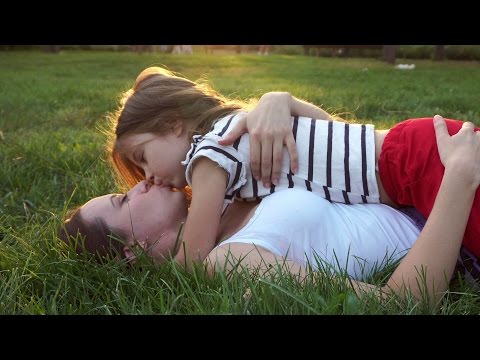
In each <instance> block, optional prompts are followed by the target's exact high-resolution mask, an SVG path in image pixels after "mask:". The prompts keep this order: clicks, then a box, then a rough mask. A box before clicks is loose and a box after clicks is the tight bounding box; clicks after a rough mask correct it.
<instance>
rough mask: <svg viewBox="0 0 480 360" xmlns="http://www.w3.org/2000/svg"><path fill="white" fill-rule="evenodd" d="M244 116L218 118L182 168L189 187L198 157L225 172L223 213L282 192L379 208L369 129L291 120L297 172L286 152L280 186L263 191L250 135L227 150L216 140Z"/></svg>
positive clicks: (199, 137)
mask: <svg viewBox="0 0 480 360" xmlns="http://www.w3.org/2000/svg"><path fill="white" fill-rule="evenodd" d="M244 115H245V113H235V114H231V115H229V116H226V117H224V118H221V119H219V120H217V121H216V122H215V123H214V124H213V125H212V129H211V131H210V132H209V133H207V134H206V135H203V136H202V135H195V136H194V137H193V143H192V145H191V149H190V151H189V152H188V154H187V156H186V159H185V160H184V161H183V162H182V164H183V165H186V178H187V182H188V184H190V185H191V179H192V168H193V167H192V165H193V163H194V161H195V160H196V159H197V158H199V157H201V156H206V157H207V158H209V159H211V160H212V161H214V162H216V163H217V164H218V165H219V166H221V167H222V168H223V169H224V170H225V171H226V172H227V174H228V182H227V188H226V189H225V202H224V209H225V207H226V206H227V205H228V204H229V203H231V202H233V200H234V199H235V200H243V201H252V200H256V199H259V198H262V197H264V196H267V195H269V194H271V193H273V192H275V191H279V190H281V189H286V188H301V189H305V190H308V191H313V192H314V193H317V194H319V195H321V196H322V197H324V198H325V199H327V200H329V201H333V202H341V203H346V204H356V203H379V192H378V184H377V181H376V177H375V139H374V126H373V125H370V124H367V125H365V124H349V123H344V122H340V121H331V120H318V119H317V120H316V119H311V118H305V117H292V132H293V136H294V138H295V141H296V144H297V151H298V162H299V167H298V172H297V173H296V174H293V173H292V171H291V169H290V158H289V155H288V151H287V149H286V147H285V146H284V150H283V162H282V170H281V175H280V178H279V182H278V185H276V186H275V185H272V186H270V187H268V188H266V187H264V186H263V184H262V183H261V182H257V181H256V180H255V178H253V176H252V173H251V169H250V160H249V159H250V137H249V134H248V133H246V134H243V135H242V136H241V137H240V138H239V139H237V140H236V141H235V143H234V144H233V145H231V146H221V145H219V144H218V140H219V139H220V138H222V137H223V136H224V135H226V134H228V132H229V131H231V129H232V128H233V127H234V126H235V124H236V123H237V121H238V120H239V119H240V118H241V117H242V116H244Z"/></svg>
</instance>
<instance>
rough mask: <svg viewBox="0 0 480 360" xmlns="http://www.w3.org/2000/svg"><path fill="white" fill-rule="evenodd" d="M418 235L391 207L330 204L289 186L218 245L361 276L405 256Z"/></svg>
mask: <svg viewBox="0 0 480 360" xmlns="http://www.w3.org/2000/svg"><path fill="white" fill-rule="evenodd" d="M412 211H414V210H412ZM419 234H420V229H419V228H418V227H417V226H416V225H415V221H414V220H412V219H411V218H410V217H409V216H407V215H405V214H404V213H402V212H399V211H397V210H395V209H393V208H391V207H389V206H386V205H382V204H370V205H362V204H357V205H345V204H338V203H330V202H328V201H326V200H325V199H323V198H321V197H320V196H318V195H315V194H313V193H311V192H308V191H304V190H300V189H287V190H283V191H278V192H275V193H274V194H272V195H270V196H267V197H266V198H264V199H263V200H262V202H261V203H260V204H259V206H258V208H257V209H256V211H255V213H254V215H253V216H252V218H251V219H250V221H249V222H248V223H247V224H246V225H245V226H244V227H243V228H242V229H240V231H238V232H237V233H236V234H234V235H233V236H232V237H230V238H229V239H227V240H225V241H223V242H222V243H220V244H219V245H218V246H225V245H227V244H229V243H247V244H254V245H257V246H260V247H262V248H265V249H266V250H268V251H271V252H272V253H274V254H276V255H279V256H283V257H285V258H287V259H288V260H293V261H295V262H297V263H299V264H302V265H306V264H307V261H309V262H310V265H311V266H312V267H313V268H314V269H317V268H318V265H319V264H318V263H317V260H316V259H319V260H320V264H321V265H323V266H325V264H328V265H329V266H332V267H333V268H334V269H335V270H339V269H343V270H347V272H348V274H349V275H350V276H352V277H353V278H355V279H358V280H362V279H364V277H365V276H368V275H370V274H371V273H372V271H374V270H376V269H378V268H381V267H383V266H384V265H385V263H386V261H387V260H388V261H389V263H391V260H397V259H399V258H400V257H401V256H403V255H405V254H406V251H407V250H408V249H409V248H410V247H411V246H412V244H413V243H414V242H415V240H416V239H417V238H418V236H419ZM323 262H325V263H323Z"/></svg>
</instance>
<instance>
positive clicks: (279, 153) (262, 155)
mask: <svg viewBox="0 0 480 360" xmlns="http://www.w3.org/2000/svg"><path fill="white" fill-rule="evenodd" d="M291 107H292V96H291V95H290V94H289V93H283V92H270V93H266V94H264V95H263V96H262V97H261V98H260V100H259V102H258V104H257V106H256V107H255V108H254V109H253V110H252V111H250V112H249V113H248V114H247V115H246V116H245V117H244V118H243V119H241V120H240V121H239V122H238V123H237V125H236V126H235V128H233V130H232V131H231V132H230V133H228V135H226V136H225V137H224V138H223V139H222V140H220V141H219V144H220V145H231V144H233V142H234V141H235V140H236V139H237V138H238V137H240V136H241V135H242V134H244V133H246V132H249V133H250V165H251V168H252V175H253V177H254V178H255V179H256V180H257V181H260V179H261V180H262V182H263V185H264V186H265V187H269V186H270V182H272V183H273V184H274V185H277V184H278V179H279V178H280V171H281V168H282V159H283V145H286V146H287V150H288V154H289V155H290V168H291V170H292V172H293V173H296V172H297V171H298V153H297V146H296V144H295V139H294V138H293V133H292V109H291Z"/></svg>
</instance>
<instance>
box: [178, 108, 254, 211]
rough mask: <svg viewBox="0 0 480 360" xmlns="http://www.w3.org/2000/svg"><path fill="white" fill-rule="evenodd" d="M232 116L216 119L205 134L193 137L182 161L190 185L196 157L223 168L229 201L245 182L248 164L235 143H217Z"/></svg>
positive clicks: (229, 123)
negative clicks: (208, 160) (220, 119)
mask: <svg viewBox="0 0 480 360" xmlns="http://www.w3.org/2000/svg"><path fill="white" fill-rule="evenodd" d="M232 118H233V117H230V118H227V119H226V122H225V121H218V122H217V123H216V124H215V126H214V129H213V131H211V132H209V133H208V134H206V135H205V136H199V137H194V141H193V143H192V145H191V149H190V151H189V152H188V154H187V156H186V159H185V160H184V161H183V162H182V164H183V165H185V166H186V169H185V177H186V179H187V183H188V184H189V185H190V186H191V185H192V169H193V164H194V163H195V161H196V160H197V159H198V158H200V157H202V156H204V157H206V158H208V159H210V160H212V161H213V162H215V163H217V164H218V166H220V167H221V168H222V169H224V170H225V171H226V173H227V186H226V189H225V200H227V201H228V202H229V203H230V202H233V198H234V196H235V193H236V191H237V190H239V189H240V188H241V187H242V186H243V185H244V184H245V183H246V181H247V180H246V176H247V174H246V167H247V166H248V164H246V163H245V162H244V159H243V156H242V155H241V154H240V153H239V152H238V150H237V149H236V148H235V144H233V145H232V146H221V145H219V144H218V140H219V139H220V138H221V137H222V135H223V134H224V133H225V131H227V130H228V129H229V128H231V126H233V123H232V121H231V120H232ZM218 129H220V130H218ZM237 147H238V144H237Z"/></svg>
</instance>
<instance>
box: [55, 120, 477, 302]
mask: <svg viewBox="0 0 480 360" xmlns="http://www.w3.org/2000/svg"><path fill="white" fill-rule="evenodd" d="M435 133H436V138H437V142H438V151H439V155H440V159H441V161H442V164H443V165H444V166H445V172H444V176H443V179H442V181H441V185H440V188H439V191H438V194H437V197H436V200H435V204H434V206H433V209H432V212H431V214H430V216H429V218H428V220H427V221H426V223H425V226H424V228H423V230H421V231H420V229H419V228H418V227H417V226H416V222H418V221H414V220H412V218H411V217H409V216H407V215H406V214H405V213H402V212H399V211H397V210H395V209H393V208H391V207H388V206H385V205H381V204H371V205H368V206H365V205H361V204H359V205H345V204H332V203H330V202H328V201H327V200H324V199H322V198H321V197H320V196H318V195H316V194H313V193H311V192H308V191H306V190H302V189H286V190H282V191H278V192H275V193H273V194H271V195H270V196H268V197H266V198H264V199H262V200H261V201H259V202H256V203H254V202H234V203H233V204H232V205H230V206H229V207H228V208H227V210H226V212H225V213H224V216H222V218H221V220H220V224H219V228H218V232H217V234H216V245H217V246H216V247H215V248H214V249H213V250H212V251H211V252H210V253H209V254H208V256H207V258H206V259H205V261H204V263H205V265H206V266H207V267H208V271H210V272H213V271H219V270H220V271H223V270H229V269H234V268H235V267H236V266H237V264H238V263H239V264H240V265H241V266H245V267H247V268H249V269H258V267H259V266H261V267H262V268H263V269H264V270H265V272H267V273H268V272H269V271H275V270H276V269H277V267H276V266H275V265H276V264H278V263H281V264H285V265H286V266H288V269H289V271H291V272H292V273H294V274H299V275H300V276H305V274H306V273H307V272H308V271H310V270H311V269H310V268H309V266H307V264H309V265H311V266H315V265H317V264H320V265H321V264H328V266H332V267H333V268H336V269H338V267H340V268H342V269H345V270H346V271H347V273H348V275H349V276H350V277H351V279H352V281H351V285H352V287H353V288H354V289H355V290H356V291H357V293H358V294H359V295H363V294H364V293H365V291H368V292H370V291H373V292H374V293H375V294H376V295H378V296H380V297H384V296H386V295H388V294H389V293H394V294H398V295H400V296H405V295H406V293H407V292H411V293H412V294H413V295H414V296H415V297H416V298H418V299H422V298H423V299H424V298H425V295H428V298H429V299H431V300H434V301H431V302H430V304H437V303H438V301H439V300H440V299H441V298H442V296H443V294H444V293H445V291H446V290H447V288H448V284H449V281H450V279H451V277H452V274H453V272H454V268H455V264H456V259H457V256H458V254H459V250H460V246H461V244H462V239H463V234H464V232H465V227H466V224H467V221H468V217H469V214H470V210H471V207H472V203H473V199H474V196H475V192H476V190H477V187H478V185H479V184H480V135H478V133H475V132H474V131H473V124H471V123H465V124H464V126H463V127H462V128H461V130H460V131H459V132H458V133H457V134H455V135H454V136H450V135H449V134H448V131H447V127H446V124H445V121H444V120H443V118H441V117H436V118H435ZM459 189H461V191H459ZM187 213H188V210H187V202H186V200H185V197H184V195H183V193H181V192H174V191H171V190H170V189H169V188H168V187H160V186H156V185H153V186H152V185H151V184H149V183H147V182H146V181H143V182H140V183H139V184H137V185H136V186H134V187H133V188H132V189H131V190H130V191H129V192H128V193H127V194H125V195H117V194H111V195H105V196H102V197H98V198H95V199H93V200H91V201H89V202H88V203H87V204H85V205H84V206H83V207H81V208H80V209H79V210H77V216H75V217H73V218H71V219H72V220H67V222H66V223H65V225H64V227H65V229H66V231H61V233H60V238H62V239H63V240H64V241H67V242H71V241H75V239H77V237H76V236H74V237H69V236H67V234H73V235H76V234H77V233H78V232H80V233H81V234H82V235H85V243H84V247H85V249H86V250H87V251H89V252H96V253H97V254H98V255H100V256H104V255H107V254H112V253H120V254H121V256H122V257H127V258H129V259H130V260H134V259H135V257H136V251H135V248H136V247H138V248H140V249H142V250H143V251H144V252H145V253H146V254H147V255H148V256H151V257H153V258H154V259H155V260H157V261H159V262H161V261H163V260H164V259H165V258H170V257H174V256H175V255H176V254H177V253H178V252H179V251H182V248H183V247H182V244H181V243H177V239H178V236H177V234H178V231H179V229H180V228H181V224H183V222H184V221H185V218H186V216H187ZM205 226H208V224H205ZM112 234H115V237H112V236H111V235H112ZM117 237H118V238H120V239H122V241H121V242H119V241H116V240H115V238H117ZM77 250H78V251H82V250H83V248H82V247H80V246H78V247H77ZM407 251H408V253H407V254H406V256H405V257H404V258H403V259H402V260H401V262H400V264H399V266H398V267H397V268H396V270H395V271H394V272H393V274H392V276H391V277H390V279H389V280H388V282H387V283H386V284H385V285H384V286H383V287H381V288H377V287H372V286H371V285H369V284H366V283H363V282H361V280H362V279H363V278H364V277H365V276H366V275H369V271H370V270H371V269H374V268H375V266H376V265H378V264H381V263H382V262H383V261H384V259H385V258H386V257H389V258H391V259H399V258H400V257H402V256H403V255H405V253H406V252H407ZM313 270H315V268H313Z"/></svg>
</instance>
